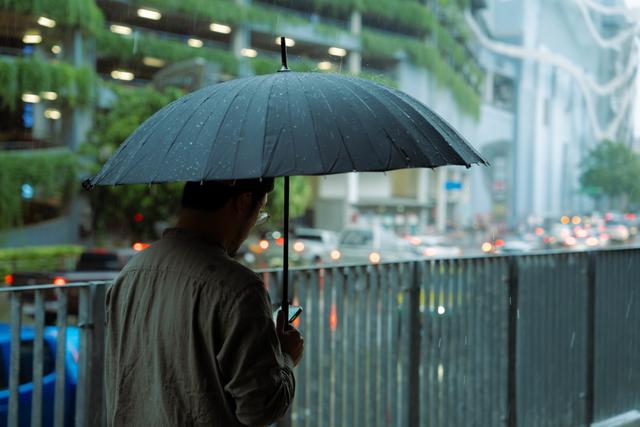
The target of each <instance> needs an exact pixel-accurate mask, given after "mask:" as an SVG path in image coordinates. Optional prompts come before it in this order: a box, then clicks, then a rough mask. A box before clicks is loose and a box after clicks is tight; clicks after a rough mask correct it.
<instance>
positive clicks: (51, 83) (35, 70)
mask: <svg viewBox="0 0 640 427" xmlns="http://www.w3.org/2000/svg"><path fill="white" fill-rule="evenodd" d="M0 77H2V78H0V94H1V98H0V99H1V103H2V104H3V105H4V106H6V107H8V108H9V109H10V110H12V111H13V110H14V109H15V108H16V106H17V105H18V102H20V98H21V96H22V94H23V93H26V92H31V93H35V94H39V93H40V92H44V91H51V92H56V93H57V94H58V98H59V99H60V100H62V101H63V102H66V103H67V104H69V105H71V106H77V105H89V104H90V103H91V102H92V101H93V99H94V96H95V86H96V82H97V78H96V75H95V73H94V72H93V71H92V70H91V69H90V68H89V67H74V66H72V65H70V64H67V63H64V62H58V63H55V62H47V61H44V60H42V59H39V58H16V59H13V58H1V59H0Z"/></svg>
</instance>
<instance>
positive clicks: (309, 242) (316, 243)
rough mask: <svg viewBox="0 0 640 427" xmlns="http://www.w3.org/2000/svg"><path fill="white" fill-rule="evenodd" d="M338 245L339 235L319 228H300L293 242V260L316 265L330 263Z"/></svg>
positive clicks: (296, 231)
mask: <svg viewBox="0 0 640 427" xmlns="http://www.w3.org/2000/svg"><path fill="white" fill-rule="evenodd" d="M337 245H338V233H336V232H334V231H329V230H321V229H318V228H298V229H297V230H295V238H294V239H292V241H291V248H290V249H291V250H290V251H289V253H290V254H291V255H290V256H291V258H292V260H297V261H306V262H312V263H315V264H318V263H322V262H326V261H329V260H330V258H331V251H332V250H335V249H336V246H337Z"/></svg>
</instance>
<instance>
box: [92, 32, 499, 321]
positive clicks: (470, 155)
mask: <svg viewBox="0 0 640 427" xmlns="http://www.w3.org/2000/svg"><path fill="white" fill-rule="evenodd" d="M280 44H281V50H282V69H281V70H280V71H284V72H279V73H276V74H270V75H266V76H257V77H247V78H244V79H238V80H233V81H229V82H226V83H221V84H218V85H214V86H209V87H205V88H203V89H201V90H198V91H196V92H193V93H192V94H189V95H187V96H184V97H182V98H180V99H178V100H176V101H174V102H172V103H171V104H169V105H167V106H166V107H164V108H163V109H161V110H160V111H158V112H157V113H155V114H154V115H153V116H151V117H150V118H149V119H148V120H146V121H145V122H144V123H143V124H142V125H140V127H139V128H138V129H136V130H135V131H134V132H133V134H131V136H129V138H127V140H126V141H125V142H124V143H123V144H122V145H121V146H120V147H119V148H118V150H117V151H116V152H115V154H114V155H113V156H112V157H111V158H110V159H109V160H108V161H107V163H106V164H105V165H104V166H103V167H102V169H101V170H100V172H99V173H98V174H97V175H96V176H95V177H93V178H89V179H87V180H86V181H84V183H83V186H84V187H85V188H86V189H91V188H92V187H94V186H96V185H116V184H143V183H149V184H151V183H162V182H175V181H218V180H234V179H250V178H272V177H278V176H284V177H285V178H284V190H285V191H284V193H285V194H284V222H285V227H284V251H283V270H284V271H283V284H282V294H283V297H282V311H283V312H284V313H287V312H288V309H287V307H288V293H289V290H288V289H289V288H288V286H289V276H288V270H289V247H288V242H289V226H288V223H289V177H290V176H293V175H329V174H336V173H343V172H356V171H357V172H374V171H388V170H394V169H405V168H417V167H427V168H434V167H437V166H444V165H464V166H466V167H470V166H471V164H473V163H482V164H485V165H486V164H488V163H487V162H486V161H485V160H484V159H483V158H482V157H481V156H480V155H479V154H478V153H477V152H476V151H475V150H474V149H473V148H472V147H471V145H469V143H468V142H467V141H466V140H465V139H464V138H463V137H462V136H461V135H460V134H459V133H458V132H456V130H455V129H454V128H453V127H451V126H450V125H449V124H448V123H447V122H446V121H445V120H444V119H442V118H441V117H440V116H438V115H437V114H436V113H434V112H433V111H431V110H430V109H429V108H427V107H426V106H424V105H423V104H421V103H420V102H418V101H417V100H415V99H414V98H412V97H410V96H409V95H406V94H404V93H402V92H400V91H397V90H394V89H391V88H388V87H386V86H382V85H380V84H377V83H373V82H371V81H367V80H362V79H360V78H357V77H350V76H343V75H337V74H323V73H294V72H290V71H289V69H288V68H287V54H286V43H285V40H284V37H282V38H281V39H280Z"/></svg>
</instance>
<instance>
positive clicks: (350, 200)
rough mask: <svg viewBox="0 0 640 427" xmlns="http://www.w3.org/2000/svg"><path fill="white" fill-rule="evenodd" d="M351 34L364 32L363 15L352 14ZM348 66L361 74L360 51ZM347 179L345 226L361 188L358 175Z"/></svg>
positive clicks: (349, 219)
mask: <svg viewBox="0 0 640 427" xmlns="http://www.w3.org/2000/svg"><path fill="white" fill-rule="evenodd" d="M349 26H350V30H351V34H354V35H359V34H360V32H361V31H362V15H361V14H360V12H358V11H353V12H352V13H351V19H350V21H349ZM347 64H348V67H349V73H351V74H359V73H360V70H361V69H362V54H361V53H360V52H359V51H353V50H352V51H350V52H349V56H348V57H347ZM346 179H347V195H346V199H347V203H346V209H345V224H346V225H348V224H350V223H351V220H352V216H353V214H354V213H356V208H355V204H356V203H358V199H359V186H360V180H359V176H358V174H356V173H350V174H348V175H347V177H346Z"/></svg>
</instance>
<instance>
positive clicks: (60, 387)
mask: <svg viewBox="0 0 640 427" xmlns="http://www.w3.org/2000/svg"><path fill="white" fill-rule="evenodd" d="M56 296H57V301H58V315H57V319H56V322H57V323H56V324H57V327H58V337H57V338H56V391H55V394H54V403H53V407H54V409H53V411H54V412H53V423H54V424H53V425H54V426H55V427H63V426H64V425H65V413H64V408H65V395H64V394H65V388H66V384H65V378H66V376H67V368H66V364H65V358H66V355H67V291H66V290H65V289H56Z"/></svg>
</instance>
